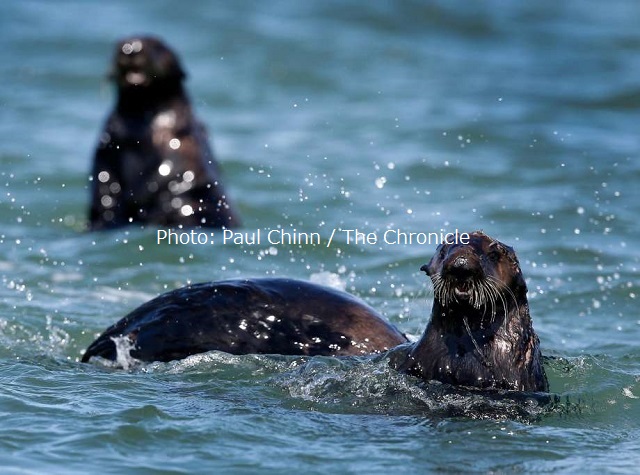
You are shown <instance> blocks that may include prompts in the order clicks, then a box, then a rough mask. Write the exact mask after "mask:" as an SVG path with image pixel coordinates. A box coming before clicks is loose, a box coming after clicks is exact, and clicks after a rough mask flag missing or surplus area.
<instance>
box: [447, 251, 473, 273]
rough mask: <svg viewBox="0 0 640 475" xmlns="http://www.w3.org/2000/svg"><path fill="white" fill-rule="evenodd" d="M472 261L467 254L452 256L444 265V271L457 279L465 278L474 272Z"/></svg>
mask: <svg viewBox="0 0 640 475" xmlns="http://www.w3.org/2000/svg"><path fill="white" fill-rule="evenodd" d="M474 262H475V261H473V260H472V259H470V257H469V256H467V255H464V254H463V255H458V256H452V257H451V259H450V260H449V262H448V263H447V264H446V265H445V269H446V273H447V274H449V275H450V276H452V277H455V278H458V279H467V278H469V277H471V275H473V274H475V273H476V271H477V269H476V268H475V265H474Z"/></svg>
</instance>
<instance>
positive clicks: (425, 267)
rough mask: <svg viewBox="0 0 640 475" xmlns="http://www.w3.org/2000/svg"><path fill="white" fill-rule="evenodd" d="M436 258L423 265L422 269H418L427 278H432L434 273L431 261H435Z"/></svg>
mask: <svg viewBox="0 0 640 475" xmlns="http://www.w3.org/2000/svg"><path fill="white" fill-rule="evenodd" d="M436 256H437V254H436ZM436 256H434V257H432V258H431V260H430V261H429V262H428V263H427V264H424V265H423V266H422V267H420V270H421V271H422V272H424V273H425V274H427V275H428V276H432V275H433V274H434V273H435V272H434V270H433V261H434V260H435V258H436Z"/></svg>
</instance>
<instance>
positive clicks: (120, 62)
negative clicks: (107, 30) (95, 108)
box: [111, 36, 185, 88]
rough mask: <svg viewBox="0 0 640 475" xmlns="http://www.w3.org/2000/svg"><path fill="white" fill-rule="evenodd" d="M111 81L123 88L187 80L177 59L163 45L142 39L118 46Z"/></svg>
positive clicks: (147, 37)
mask: <svg viewBox="0 0 640 475" xmlns="http://www.w3.org/2000/svg"><path fill="white" fill-rule="evenodd" d="M111 77H112V78H113V80H114V81H115V82H116V84H117V85H118V87H120V88H129V87H149V86H151V85H153V84H156V83H162V82H170V81H174V82H178V83H179V82H180V81H182V79H183V78H184V77H185V74H184V71H183V69H182V67H181V66H180V62H179V60H178V57H177V56H176V55H175V54H174V53H173V51H171V50H170V49H169V47H168V46H166V45H165V44H164V43H163V42H162V41H160V40H159V39H157V38H154V37H151V36H140V37H132V38H127V39H124V40H122V41H120V42H118V45H117V46H116V51H115V55H114V60H113V70H112V72H111Z"/></svg>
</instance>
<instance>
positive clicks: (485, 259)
mask: <svg viewBox="0 0 640 475" xmlns="http://www.w3.org/2000/svg"><path fill="white" fill-rule="evenodd" d="M469 236H470V240H469V242H468V244H460V243H458V244H443V245H440V246H439V247H438V249H437V250H436V253H435V255H434V256H433V258H432V259H431V261H430V262H429V263H428V264H426V265H424V266H422V267H421V269H420V270H423V271H425V272H426V273H427V275H429V277H431V281H432V282H433V294H434V301H433V308H432V310H431V320H430V321H429V323H428V325H427V328H426V330H425V331H424V333H423V335H422V337H421V338H420V340H418V341H417V342H416V343H413V344H411V345H405V346H404V347H401V348H399V349H398V350H395V351H393V352H392V362H393V364H394V366H395V367H396V368H397V369H398V370H400V371H404V372H407V373H409V374H412V375H414V376H417V377H419V378H421V379H423V380H437V381H441V382H444V383H450V384H453V385H462V386H472V387H478V388H491V389H510V390H518V391H540V392H546V391H548V389H549V384H548V382H547V377H546V375H545V371H544V367H543V365H542V354H541V352H540V343H539V341H538V336H537V335H536V333H535V332H534V330H533V325H532V323H531V317H530V316H529V304H528V301H527V285H526V283H525V281H524V278H523V277H522V271H521V270H520V265H519V263H518V258H517V257H516V254H515V252H514V250H513V249H512V248H511V247H509V246H506V245H505V244H503V243H501V242H499V241H497V240H495V239H492V238H490V237H489V236H487V235H486V234H484V233H482V232H479V231H478V232H474V233H470V235H469Z"/></svg>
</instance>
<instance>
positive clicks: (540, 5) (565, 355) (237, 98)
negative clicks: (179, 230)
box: [0, 0, 640, 474]
mask: <svg viewBox="0 0 640 475" xmlns="http://www.w3.org/2000/svg"><path fill="white" fill-rule="evenodd" d="M2 12H3V13H2V15H0V37H1V38H2V48H0V83H1V84H2V87H0V137H1V139H2V140H1V142H0V164H1V168H0V184H1V185H2V193H1V194H0V219H1V222H2V229H1V230H0V295H1V296H2V300H1V302H0V368H1V369H0V418H1V419H0V420H1V421H2V424H0V466H1V467H2V470H1V471H2V472H3V473H10V474H11V473H15V474H18V473H20V474H25V473H98V472H101V473H134V474H138V473H298V472H299V473H388V472H389V471H390V470H401V471H402V472H403V473H425V472H430V471H441V472H453V473H458V472H481V473H484V472H488V473H510V472H530V471H531V472H533V471H535V472H554V473H556V472H559V473H562V472H565V473H575V472H583V473H590V472H591V473H593V472H597V473H602V472H611V473H636V472H637V467H638V464H639V463H640V455H638V454H639V453H640V442H639V441H640V422H639V421H640V402H638V401H639V399H638V398H639V397H640V351H639V344H638V341H639V335H640V314H639V312H638V299H639V297H640V296H639V285H640V281H639V278H638V276H639V266H640V262H639V261H640V239H639V238H638V236H639V235H640V226H639V225H638V217H639V216H640V187H638V183H640V160H639V158H640V157H639V150H640V134H639V133H638V130H639V129H638V123H639V122H640V30H639V29H638V24H640V3H638V2H636V1H634V0H626V1H625V0H620V1H616V2H599V1H596V0H580V1H578V0H568V1H563V2H555V1H549V0H542V1H538V2H510V1H505V0H490V1H486V2H481V3H470V2H464V1H460V0H447V1H445V0H441V1H422V2H421V1H398V2H392V1H373V2H358V1H355V0H346V1H323V2H313V1H312V2H296V1H284V0H283V1H272V2H259V1H251V0H238V1H234V2H207V1H195V0H193V1H191V0H188V1H185V2H179V3H176V2H169V1H151V0H142V1H138V2H129V1H122V0H114V1H110V2H83V1H71V0H69V1H57V2H49V1H44V0H42V1H21V2H18V1H9V2H5V3H3V6H2ZM136 33H153V34H156V35H159V36H161V37H162V38H164V39H165V40H166V41H167V42H168V43H169V44H170V45H171V46H172V47H173V48H174V49H175V50H176V51H177V52H178V53H179V54H180V56H181V59H182V62H183V64H184V66H185V68H186V69H187V71H188V74H189V80H188V82H187V88H188V91H189V94H190V96H191V98H192V100H193V103H194V107H195V110H196V113H197V114H198V116H199V117H200V118H201V119H202V120H203V121H204V122H205V123H206V125H207V127H208V129H209V131H210V133H211V137H212V143H213V146H214V148H215V151H216V153H217V156H218V159H219V161H220V163H221V166H222V167H223V169H224V172H225V184H226V186H227V188H228V191H229V193H230V194H231V195H232V196H233V198H234V200H235V201H236V203H237V204H238V206H239V208H240V212H241V214H242V217H243V220H244V228H243V229H242V230H241V231H243V232H247V233H253V232H256V231H257V230H261V232H263V233H266V232H268V231H269V230H274V229H281V230H284V231H287V232H293V231H294V230H295V232H317V233H319V234H320V236H321V238H322V245H315V246H314V245H305V244H302V245H294V244H292V245H287V244H270V243H267V242H264V241H263V242H262V243H261V244H259V245H257V244H256V245H251V244H247V243H245V244H235V243H226V244H223V243H222V242H221V240H220V239H219V236H218V239H217V241H216V242H215V243H214V245H201V244H182V245H168V244H166V243H158V242H157V239H156V230H155V229H152V228H148V229H139V228H130V229H123V230H118V231H114V232H108V233H88V232H85V231H84V226H85V223H86V214H87V206H88V184H89V181H88V175H89V170H90V166H91V159H92V155H93V150H94V147H95V145H96V143H97V139H98V136H99V133H100V130H101V127H102V125H103V121H104V119H105V117H106V115H107V113H108V111H109V110H110V108H111V107H112V104H113V100H114V94H113V90H112V89H111V86H110V84H109V83H108V81H107V79H106V74H107V71H108V68H109V61H110V58H111V54H112V49H113V45H114V42H115V41H116V40H117V39H119V38H120V37H123V36H128V35H131V34H136ZM336 229H337V230H345V229H353V230H356V229H357V230H359V231H360V232H363V233H367V234H371V235H373V236H375V237H377V238H378V241H377V242H376V243H367V242H363V241H360V242H357V243H356V242H348V241H347V239H346V238H347V236H346V233H345V232H343V231H338V232H337V233H336V234H335V236H334V239H333V240H332V243H331V245H330V246H329V247H327V246H326V243H327V241H328V239H329V237H330V236H331V234H332V231H333V230H336ZM389 229H391V230H401V231H403V232H453V231H455V230H456V229H459V230H461V231H471V230H474V229H483V230H484V231H485V232H487V233H488V234H490V235H492V236H494V237H496V238H498V239H500V240H501V241H503V242H505V243H507V244H509V245H512V246H513V247H514V248H515V249H516V251H517V253H518V256H519V258H520V262H521V265H522V269H523V272H524V274H525V277H526V278H527V282H528V286H529V302H530V307H531V313H532V317H533V319H534V326H535V328H536V330H537V332H538V334H539V337H540V340H541V345H542V350H543V352H544V354H545V355H547V356H548V357H549V359H548V360H547V362H546V369H547V372H548V375H549V379H550V384H551V392H552V393H553V395H554V401H555V402H554V403H553V404H550V405H548V406H544V407H541V406H538V405H536V404H535V403H534V402H532V401H516V402H513V401H511V402H510V401H493V400H488V399H487V398H482V397H478V396H477V395H473V394H471V395H470V394H463V393H452V392H451V391H446V390H443V388H440V387H438V385H433V386H430V387H424V386H420V385H418V384H416V382H415V381H414V380H412V379H411V378H408V377H406V376H403V375H399V374H397V373H395V372H393V371H391V370H390V369H389V368H388V367H387V365H386V364H385V362H384V361H383V360H380V359H373V360H371V359H366V358H365V359H347V360H335V359H331V358H311V359H307V360H304V359H301V358H284V357H274V356H255V355H247V356H230V355H226V354H223V353H216V352H212V353H208V354H204V355H197V356H194V357H191V358H188V359H186V360H183V361H177V362H171V363H162V364H160V363H153V364H148V365H140V366H135V367H133V368H130V369H129V370H126V371H125V370H122V369H117V368H111V367H108V366H105V365H103V364H99V363H91V364H81V363H79V357H80V355H81V354H82V352H83V350H84V349H85V348H86V347H87V345H88V344H89V343H90V342H91V341H92V340H93V338H94V337H95V336H96V335H97V334H98V333H100V332H101V331H102V330H103V329H104V328H106V327H107V326H108V325H110V324H111V323H113V322H114V321H116V320H117V319H119V318H120V317H122V316H123V315H124V314H126V313H127V312H128V311H130V310H131V309H133V308H134V307H136V306H137V305H139V304H141V303H143V302H145V301H146V300H148V299H150V298H152V297H154V296H156V295H158V294H160V293H162V292H164V291H166V290H169V289H173V288H176V287H179V286H182V285H185V284H187V283H189V282H200V281H208V280H218V279H224V278H232V277H245V276H265V275H273V276H290V277H296V278H301V279H312V280H315V281H318V282H323V283H328V284H332V285H338V286H341V287H343V288H345V289H347V290H348V291H350V292H352V293H354V294H356V295H358V296H360V297H361V298H363V299H364V300H366V301H367V302H368V303H369V304H371V305H372V306H374V307H376V308H378V309H379V310H380V311H382V312H383V313H384V314H385V315H386V316H387V318H388V319H389V320H390V321H392V322H393V323H394V324H395V325H397V326H398V327H400V328H401V329H402V330H403V331H405V332H407V333H409V334H410V335H413V336H415V337H417V336H419V334H420V333H421V331H422V330H423V329H424V327H425V325H426V322H427V319H428V315H429V311H430V307H431V300H432V293H431V288H430V285H429V282H428V279H427V277H426V276H425V275H424V274H423V273H421V272H420V271H419V268H420V266H421V265H422V264H424V263H426V262H427V261H428V260H429V258H430V257H431V255H432V253H433V251H434V249H435V245H433V244H430V245H429V244H424V245H423V244H418V243H412V244H406V245H405V244H386V243H384V242H382V239H381V238H382V236H383V233H384V232H385V231H386V230H389Z"/></svg>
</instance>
